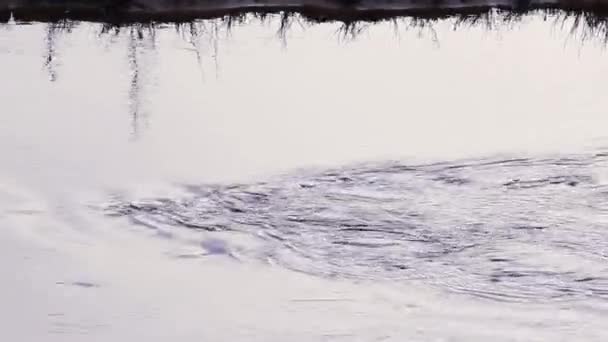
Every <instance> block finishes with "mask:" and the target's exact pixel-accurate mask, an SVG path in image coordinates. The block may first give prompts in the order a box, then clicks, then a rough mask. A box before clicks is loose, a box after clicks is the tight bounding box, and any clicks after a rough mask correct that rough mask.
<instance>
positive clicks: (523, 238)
mask: <svg viewBox="0 0 608 342" xmlns="http://www.w3.org/2000/svg"><path fill="white" fill-rule="evenodd" d="M607 163H608V155H607V154H605V153H604V154H602V153H599V154H595V155H573V156H567V157H566V156H563V157H559V158H542V159H540V158H522V159H487V160H486V159H483V160H470V161H462V162H453V163H448V162H446V163H438V164H430V165H415V164H414V165H409V164H403V163H396V162H395V163H386V164H372V165H362V166H356V167H348V168H342V169H335V170H329V171H325V172H319V173H315V172H309V173H303V174H294V175H289V176H285V177H283V178H280V179H276V180H272V181H268V182H263V183H254V184H239V185H224V186H213V185H209V186H205V185H201V186H193V185H192V186H187V190H188V191H189V192H190V193H191V195H189V196H185V197H183V198H158V199H145V200H137V201H130V202H127V203H124V202H118V203H115V204H113V205H111V206H110V207H109V208H108V211H109V213H111V214H113V215H118V216H122V215H125V216H127V217H129V218H130V219H131V220H132V221H133V222H135V223H137V224H142V225H145V226H147V227H150V228H153V229H157V230H159V232H164V233H168V234H171V231H172V230H174V229H194V230H201V231H205V232H218V231H237V232H244V233H247V234H251V235H253V236H255V237H256V238H257V239H261V241H262V243H260V246H258V247H257V248H252V249H245V250H237V251H234V253H235V254H236V255H237V256H239V257H240V258H250V257H254V258H262V259H264V260H267V261H269V262H272V263H278V264H281V265H283V266H286V267H289V268H292V269H296V270H299V271H305V272H310V273H312V274H314V275H318V276H324V277H349V278H352V277H354V278H357V279H370V280H374V279H392V280H395V281H399V280H401V281H403V280H411V279H415V280H420V281H422V282H424V283H428V284H432V285H436V286H440V287H445V288H447V289H449V290H452V291H458V292H464V293H468V294H471V295H474V296H480V297H485V298H490V299H494V300H502V301H547V300H574V299H585V298H586V299H602V300H606V299H608V267H607V266H606V259H607V258H608V239H607V238H606V230H605V229H606V219H607V218H608V216H607V214H608V206H607V205H606V199H607V197H608V187H607V186H608V183H607V179H606V177H607V175H606V174H601V171H602V170H605V168H606V166H608V165H607ZM206 239H211V240H210V241H211V242H210V243H205V242H204V241H205V240H203V243H202V248H203V251H201V253H204V250H205V249H206V248H211V250H212V251H213V250H217V247H213V246H219V245H222V242H221V240H219V241H216V240H213V234H209V235H207V237H206ZM218 244H219V245H218ZM229 248H230V246H225V247H222V249H225V251H226V252H227V251H228V250H229Z"/></svg>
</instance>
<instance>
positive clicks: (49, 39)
mask: <svg viewBox="0 0 608 342" xmlns="http://www.w3.org/2000/svg"><path fill="white" fill-rule="evenodd" d="M55 37H56V27H55V24H53V23H51V24H47V25H46V35H45V38H44V41H45V45H46V46H45V48H46V53H45V55H44V67H45V68H46V70H47V72H48V74H49V80H50V81H51V82H55V81H56V80H57V72H56V70H55V67H56V65H55V60H56V57H57V56H56V53H57V52H56V49H55Z"/></svg>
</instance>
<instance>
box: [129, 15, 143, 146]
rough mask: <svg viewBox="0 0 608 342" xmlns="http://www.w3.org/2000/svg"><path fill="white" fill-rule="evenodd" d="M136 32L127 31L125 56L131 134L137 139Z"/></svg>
mask: <svg viewBox="0 0 608 342" xmlns="http://www.w3.org/2000/svg"><path fill="white" fill-rule="evenodd" d="M136 31H137V30H136V29H135V28H134V27H131V29H130V30H129V37H128V43H127V44H128V45H127V56H128V60H129V69H130V72H131V81H130V83H129V113H130V115H131V130H132V131H131V134H132V135H133V138H135V139H137V137H138V134H139V115H140V113H139V110H140V108H139V107H140V99H139V91H140V89H139V88H140V85H139V63H138V59H137V38H138V37H139V36H138V35H137V32H136Z"/></svg>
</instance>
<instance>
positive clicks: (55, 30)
mask: <svg viewBox="0 0 608 342" xmlns="http://www.w3.org/2000/svg"><path fill="white" fill-rule="evenodd" d="M75 26H76V24H75V23H74V22H71V21H69V20H62V21H58V22H52V23H48V24H47V25H46V33H45V36H44V42H45V54H44V67H45V68H46V70H47V72H48V74H49V80H50V81H51V82H55V81H56V80H57V70H56V69H57V65H58V63H57V48H56V45H57V37H58V36H59V34H60V33H64V32H65V33H70V32H72V29H73V28H74V27H75Z"/></svg>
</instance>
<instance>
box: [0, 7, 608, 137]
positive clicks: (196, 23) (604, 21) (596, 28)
mask: <svg viewBox="0 0 608 342" xmlns="http://www.w3.org/2000/svg"><path fill="white" fill-rule="evenodd" d="M530 17H534V18H540V19H542V20H544V21H549V22H552V23H553V25H554V26H555V27H556V28H558V29H561V30H564V31H566V32H567V33H568V34H569V35H570V36H571V37H574V38H576V39H578V40H580V41H582V42H584V41H587V40H596V41H599V42H601V43H602V44H608V12H606V13H604V12H598V11H595V12H588V11H579V10H576V11H575V10H568V11H567V10H555V9H543V10H534V11H506V10H499V9H491V10H485V11H480V12H469V13H450V14H442V15H428V14H425V15H422V14H421V15H410V16H397V17H392V16H391V17H386V16H376V17H367V18H366V19H357V20H342V21H340V20H335V19H328V18H327V17H319V16H309V15H306V14H303V13H299V12H280V13H268V12H252V13H241V12H239V13H237V14H233V15H224V16H219V17H216V18H211V19H200V20H192V21H186V22H174V23H166V22H155V21H146V22H117V21H111V22H103V23H101V24H100V25H99V27H100V29H99V31H98V33H99V36H100V37H103V36H110V37H126V38H127V53H126V57H127V65H128V66H129V69H130V82H129V94H128V97H129V104H130V115H131V120H132V129H133V136H134V137H137V134H138V133H137V132H138V128H139V126H140V122H139V121H140V120H141V117H142V108H141V107H142V106H141V103H140V98H141V92H142V82H141V80H140V78H141V74H142V71H141V70H140V69H141V67H142V66H141V62H140V61H139V55H140V52H143V51H141V50H142V49H141V47H142V46H144V45H145V46H148V47H149V48H150V49H154V48H155V46H156V32H157V30H159V29H160V28H167V27H173V28H174V29H175V30H176V33H177V34H178V35H179V36H180V37H181V38H182V39H183V40H184V41H185V42H186V43H187V44H188V45H190V46H191V48H189V50H192V51H193V52H194V53H195V56H196V58H197V62H198V65H202V64H203V63H202V58H203V57H202V56H203V54H202V51H201V50H202V49H203V48H205V45H206V49H205V50H207V51H209V52H210V53H211V55H212V56H213V59H214V61H215V65H216V71H217V58H218V57H217V56H218V53H219V47H218V41H219V40H220V38H221V37H222V36H229V35H230V34H231V32H232V31H233V30H234V29H236V28H237V27H241V26H245V25H251V24H260V23H261V24H264V25H275V26H276V34H277V37H278V38H279V39H280V40H282V41H283V42H284V43H286V42H287V37H288V33H289V31H290V30H292V28H294V27H301V28H307V27H311V26H314V25H317V24H320V23H326V22H333V23H336V22H337V23H339V25H338V31H337V37H338V38H339V39H349V40H353V39H356V38H357V37H358V36H359V35H361V34H362V33H363V32H365V31H366V30H367V29H368V28H370V27H372V26H374V25H376V24H389V25H391V26H392V27H393V28H394V30H395V32H396V33H399V32H401V31H416V32H417V33H418V34H419V35H424V34H428V36H429V37H430V39H433V40H437V39H438V38H437V34H436V32H435V29H434V27H435V26H436V24H437V23H438V22H442V23H444V24H445V23H449V24H450V25H451V26H452V28H453V29H454V30H459V29H469V28H482V29H484V30H488V31H494V30H505V29H511V28H513V27H515V26H517V25H518V24H520V23H521V22H522V21H524V20H525V19H526V18H530ZM79 24H80V22H79V21H73V20H70V19H66V18H54V19H53V20H52V21H50V22H48V23H47V24H46V25H47V26H46V32H45V35H44V43H45V48H46V50H45V54H44V67H45V69H46V70H47V72H48V74H49V79H50V80H51V81H55V80H56V79H57V65H58V63H57V54H58V51H57V46H56V45H57V41H58V40H59V36H60V35H65V34H69V33H70V32H72V30H73V29H74V28H75V27H77V26H78V25H79ZM1 26H2V25H1V24H0V27H1ZM144 43H146V44H144ZM201 73H202V67H201Z"/></svg>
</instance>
